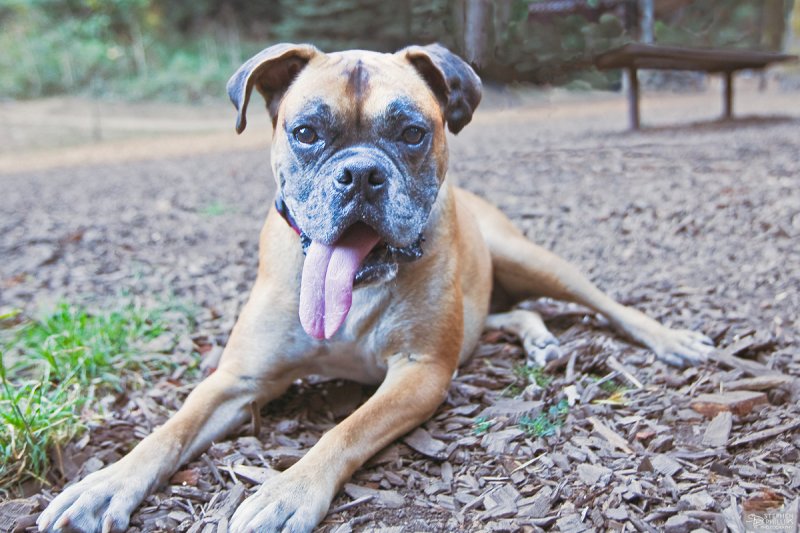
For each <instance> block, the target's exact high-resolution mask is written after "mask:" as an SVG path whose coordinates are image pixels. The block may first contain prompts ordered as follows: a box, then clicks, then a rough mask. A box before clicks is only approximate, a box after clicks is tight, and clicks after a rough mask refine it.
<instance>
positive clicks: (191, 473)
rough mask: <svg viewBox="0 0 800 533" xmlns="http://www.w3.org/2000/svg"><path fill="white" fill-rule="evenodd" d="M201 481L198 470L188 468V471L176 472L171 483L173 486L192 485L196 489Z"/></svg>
mask: <svg viewBox="0 0 800 533" xmlns="http://www.w3.org/2000/svg"><path fill="white" fill-rule="evenodd" d="M199 480H200V472H199V471H198V470H197V469H196V468H187V469H186V470H181V471H180V472H176V473H175V475H173V476H172V477H171V478H170V480H169V482H170V483H172V484H173V485H191V486H192V487H195V486H197V482H198V481H199Z"/></svg>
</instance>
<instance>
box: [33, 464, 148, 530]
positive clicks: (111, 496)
mask: <svg viewBox="0 0 800 533" xmlns="http://www.w3.org/2000/svg"><path fill="white" fill-rule="evenodd" d="M148 488H149V487H148V483H147V481H146V480H144V479H142V478H141V477H138V476H136V475H131V473H129V472H126V471H125V469H124V467H123V466H121V465H120V464H119V463H117V464H114V465H111V466H109V467H107V468H104V469H103V470H99V471H97V472H94V473H92V474H90V475H89V476H87V477H86V478H85V479H83V480H81V481H79V482H78V483H75V484H74V485H71V486H69V487H67V488H66V489H65V490H64V491H63V492H62V493H61V494H59V495H58V496H56V498H55V499H54V500H53V501H52V502H50V505H48V506H47V509H45V510H44V512H43V513H42V514H41V515H39V519H38V520H37V521H36V525H37V526H38V528H39V531H42V532H44V531H59V532H76V533H77V532H80V533H94V532H98V531H102V532H103V533H106V532H122V531H126V530H127V529H128V521H129V520H130V516H131V513H132V512H133V510H134V509H136V507H137V506H138V505H139V503H141V501H142V500H143V499H144V497H145V496H146V495H147V490H148Z"/></svg>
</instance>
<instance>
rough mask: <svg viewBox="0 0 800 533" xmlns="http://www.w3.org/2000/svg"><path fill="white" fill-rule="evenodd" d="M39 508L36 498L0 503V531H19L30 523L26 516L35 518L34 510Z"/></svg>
mask: <svg viewBox="0 0 800 533" xmlns="http://www.w3.org/2000/svg"><path fill="white" fill-rule="evenodd" d="M38 509H39V501H38V500H37V499H36V498H28V499H24V500H9V501H6V502H2V503H0V531H3V532H5V531H9V532H10V531H17V530H19V531H21V530H22V529H24V528H25V527H27V526H29V525H33V524H30V523H29V522H30V520H29V519H28V517H31V516H33V517H34V519H35V518H36V516H37V515H36V514H34V512H35V511H37V510H38Z"/></svg>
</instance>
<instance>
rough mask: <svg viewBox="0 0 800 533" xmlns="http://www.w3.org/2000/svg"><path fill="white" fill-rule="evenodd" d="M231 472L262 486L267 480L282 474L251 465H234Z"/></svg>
mask: <svg viewBox="0 0 800 533" xmlns="http://www.w3.org/2000/svg"><path fill="white" fill-rule="evenodd" d="M231 470H233V472H234V473H235V474H236V475H237V476H238V477H239V478H241V479H244V480H245V481H249V482H250V483H254V484H256V485H260V484H262V483H264V482H265V481H266V480H268V479H270V478H273V477H275V476H277V475H278V474H280V472H278V471H277V470H274V469H272V468H264V467H260V466H250V465H233V466H232V467H231Z"/></svg>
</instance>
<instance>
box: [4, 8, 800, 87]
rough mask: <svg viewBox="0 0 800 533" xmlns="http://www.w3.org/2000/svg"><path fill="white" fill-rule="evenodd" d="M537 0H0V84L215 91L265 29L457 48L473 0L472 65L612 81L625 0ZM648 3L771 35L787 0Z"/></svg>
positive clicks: (738, 33)
mask: <svg viewBox="0 0 800 533" xmlns="http://www.w3.org/2000/svg"><path fill="white" fill-rule="evenodd" d="M545 1H546V0H539V1H531V0H493V1H491V2H487V1H486V0H430V1H423V0H406V1H401V2H386V1H385V0H305V1H297V0H260V1H258V2H252V1H250V0H161V1H156V0H0V49H2V50H3V53H2V54H0V95H2V96H3V97H13V98H32V97H38V96H43V95H48V94H58V93H82V94H90V95H103V96H111V97H123V98H134V99H140V98H151V97H159V98H163V99H176V100H184V101H197V100H198V99H203V98H208V97H211V98H219V97H221V96H223V95H224V85H225V82H226V81H227V79H228V77H229V76H230V75H231V74H232V73H233V72H234V71H235V69H236V68H237V67H238V66H239V64H240V63H241V62H242V61H243V60H244V59H246V58H247V57H249V56H250V55H251V54H253V53H255V52H257V51H258V50H260V49H261V48H263V47H264V46H266V45H268V44H271V43H274V42H278V41H295V42H299V41H309V42H313V43H314V44H316V45H317V46H319V47H320V48H322V49H324V50H340V49H345V48H366V49H373V50H380V51H392V50H396V49H398V48H400V47H402V46H405V45H407V44H410V43H428V42H433V41H439V42H441V43H443V44H444V45H445V46H448V47H450V48H451V49H453V50H454V51H456V52H459V53H464V52H465V51H466V50H467V48H468V46H466V45H465V43H468V42H469V41H470V39H473V38H474V37H475V35H473V34H474V32H475V26H474V25H472V26H470V25H469V24H468V23H467V22H465V17H466V15H465V13H467V11H468V9H469V7H468V6H473V7H474V6H475V5H476V4H475V2H478V3H479V6H480V12H481V13H482V17H483V19H482V23H481V24H479V25H478V30H479V31H480V32H483V33H484V34H482V35H480V37H481V38H480V39H478V40H473V42H477V43H479V47H480V48H481V49H483V51H484V52H485V54H484V56H485V57H483V56H482V57H481V59H480V60H478V59H473V60H474V62H475V63H476V64H478V66H479V70H480V72H481V74H482V76H484V78H487V79H495V80H500V81H516V80H524V81H533V82H535V83H543V84H553V85H563V84H568V85H570V86H572V87H575V88H581V87H586V88H591V87H608V86H613V85H614V84H615V83H616V82H617V80H618V74H616V73H600V72H597V71H596V70H593V69H592V67H591V63H592V59H593V57H594V56H595V55H597V54H598V53H600V52H603V51H605V50H608V49H610V48H612V47H615V46H619V45H621V44H623V43H625V42H629V41H632V40H636V39H637V38H638V34H637V24H638V22H637V21H638V15H636V14H635V13H634V14H633V16H632V15H631V12H630V11H626V10H625V9H626V8H627V9H631V8H633V9H634V10H635V7H636V5H637V0H625V1H618V2H613V1H611V0H582V1H581V0H573V1H570V0H565V1H562V2H559V3H558V4H560V5H562V6H566V7H567V8H566V10H565V11H563V12H561V13H557V14H549V15H544V16H541V15H538V16H534V15H531V13H530V12H529V6H536V5H537V4H539V5H540V6H544V2H545ZM551 4H552V3H551ZM655 5H656V21H655V28H654V29H655V36H656V41H657V42H661V43H675V44H682V45H687V46H727V47H731V46H732V47H747V48H775V43H779V42H780V39H781V37H782V35H783V32H784V26H785V20H786V18H787V16H788V13H789V12H790V11H791V6H792V0H696V1H688V0H655ZM782 14H783V15H782ZM776 17H777V18H776ZM776 21H777V22H776ZM466 27H469V28H470V29H469V30H466V29H465V28H466ZM469 32H472V33H473V34H469V35H468V33H469Z"/></svg>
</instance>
